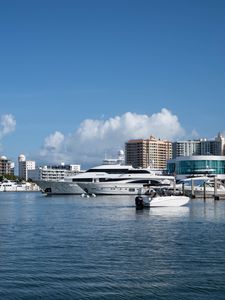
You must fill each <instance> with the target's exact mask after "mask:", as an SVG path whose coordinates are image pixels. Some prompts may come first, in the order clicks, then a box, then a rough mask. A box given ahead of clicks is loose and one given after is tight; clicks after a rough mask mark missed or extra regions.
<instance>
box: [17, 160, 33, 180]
mask: <svg viewBox="0 0 225 300" xmlns="http://www.w3.org/2000/svg"><path fill="white" fill-rule="evenodd" d="M30 170H35V161H33V160H26V156H25V155H24V154H20V155H19V157H18V175H19V178H21V179H24V180H28V179H29V174H28V173H29V171H30Z"/></svg>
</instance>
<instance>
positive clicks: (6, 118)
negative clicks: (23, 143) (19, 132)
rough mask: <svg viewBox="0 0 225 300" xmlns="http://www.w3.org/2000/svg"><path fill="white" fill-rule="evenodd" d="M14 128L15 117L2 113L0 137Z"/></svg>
mask: <svg viewBox="0 0 225 300" xmlns="http://www.w3.org/2000/svg"><path fill="white" fill-rule="evenodd" d="M15 128H16V119H15V117H14V116H13V115H11V114H7V115H2V116H1V119H0V139H2V138H3V137H4V136H5V135H7V134H9V133H11V132H13V131H14V130H15Z"/></svg>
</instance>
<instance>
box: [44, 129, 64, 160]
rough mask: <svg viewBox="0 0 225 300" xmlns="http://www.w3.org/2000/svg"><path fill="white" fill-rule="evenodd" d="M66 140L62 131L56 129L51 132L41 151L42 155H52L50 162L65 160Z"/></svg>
mask: <svg viewBox="0 0 225 300" xmlns="http://www.w3.org/2000/svg"><path fill="white" fill-rule="evenodd" d="M64 141H65V137H64V135H63V134H62V133H61V132H59V131H55V132H54V133H53V134H50V135H49V136H48V137H46V138H45V141H44V146H43V148H42V149H41V151H40V155H41V157H48V158H50V157H51V161H50V162H52V161H53V162H59V161H61V160H64V155H65V151H64Z"/></svg>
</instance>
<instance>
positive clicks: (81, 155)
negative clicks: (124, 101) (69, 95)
mask: <svg viewBox="0 0 225 300" xmlns="http://www.w3.org/2000/svg"><path fill="white" fill-rule="evenodd" d="M150 135H154V136H155V137H157V138H160V139H168V140H173V139H175V138H176V137H181V136H183V135H184V129H183V128H182V126H181V125H180V122H179V120H178V117H177V116H176V115H174V114H172V112H171V111H169V110H168V109H166V108H163V109H162V110H161V111H160V112H158V113H154V114H152V115H145V114H136V113H131V112H127V113H125V114H123V115H121V116H115V117H113V118H109V119H108V120H102V119H100V120H93V119H86V120H84V121H83V122H82V123H81V124H80V126H79V128H78V129H77V130H76V131H75V133H74V134H72V135H68V136H64V135H63V134H62V133H60V132H58V131H56V132H55V133H53V134H51V135H50V136H48V137H47V138H46V139H45V142H44V145H43V149H42V151H41V155H42V157H45V158H46V159H52V158H54V160H56V159H61V160H64V161H66V162H74V163H82V164H85V163H86V164H87V163H99V162H101V160H102V159H103V158H104V156H105V155H107V156H113V155H114V156H115V153H116V152H117V151H118V150H119V149H122V148H124V143H125V142H126V141H127V140H129V139H136V138H148V137H149V136H150ZM51 161H52V160H51ZM58 162H59V161H58Z"/></svg>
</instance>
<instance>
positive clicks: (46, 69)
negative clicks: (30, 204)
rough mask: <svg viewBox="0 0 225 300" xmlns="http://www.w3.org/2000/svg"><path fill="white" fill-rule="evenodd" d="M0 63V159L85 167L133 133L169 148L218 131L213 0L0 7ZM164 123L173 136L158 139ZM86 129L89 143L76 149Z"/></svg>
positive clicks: (221, 49)
mask: <svg viewBox="0 0 225 300" xmlns="http://www.w3.org/2000/svg"><path fill="white" fill-rule="evenodd" d="M0 54H1V55H0V117H1V116H5V115H11V116H13V118H14V121H15V123H16V124H14V127H13V129H12V130H11V131H8V132H6V133H5V134H2V135H1V133H0V153H1V154H4V155H6V156H8V157H9V158H11V159H13V160H15V159H16V158H17V156H18V154H19V153H25V154H26V155H27V157H28V158H29V159H37V160H40V161H50V160H53V158H54V160H56V161H57V160H62V159H64V160H65V161H68V162H75V161H76V162H81V163H85V159H86V158H87V157H89V156H90V155H92V156H93V159H92V161H93V162H94V161H95V160H96V161H97V158H98V157H100V156H101V155H102V153H108V152H110V147H111V148H113V147H112V145H114V148H115V149H116V148H119V147H120V146H121V143H123V140H124V139H125V140H126V139H129V138H133V137H137V136H138V133H139V135H141V131H140V130H139V129H143V130H142V132H143V134H142V137H144V135H148V134H151V133H153V134H155V135H159V137H162V138H164V137H165V138H171V139H177V138H187V137H191V136H192V135H193V132H194V133H195V134H194V136H196V137H198V136H199V137H208V138H211V137H214V136H215V135H216V134H217V132H218V131H222V132H223V131H224V130H225V126H224V119H225V117H224V116H225V114H224V112H225V109H224V108H225V84H224V83H225V2H224V1H222V0H217V1H207V0H206V1H204V0H195V1H191V0H189V1H173V0H171V1H166V0H157V1H156V0H155V1H151V0H120V1H119V0H113V1H109V0H104V1H100V0H94V1H93V0H82V1H81V0H80V1H76V0H73V1H72V0H71V1H70V0H64V1H59V0H54V1H53V0H45V1H43V0H38V1H35V0H34V1H24V0H20V1H17V0H14V1H13V0H7V1H3V0H1V1H0ZM163 108H165V109H166V110H168V112H169V114H170V115H168V114H167V111H166V113H165V111H164V113H161V112H162V109H163ZM128 112H130V113H132V115H131V116H130V115H129V116H128V115H126V113H128ZM127 116H128V117H127ZM146 116H147V117H148V122H147V123H146V122H145V121H146V118H145V117H146ZM155 116H156V117H157V118H156V119H157V120H158V119H159V123H158V124H159V127H158V129H156V124H155V123H154V126H153V125H152V122H153V121H154V120H155ZM165 116H167V117H169V118H170V119H171V118H172V119H171V120H173V121H174V122H175V123H176V124H174V123H173V121H171V122H170V121H169V124H170V126H171V128H170V127H169V126H168V129H169V130H170V132H173V134H169V133H168V132H164V131H163V130H162V132H161V131H160V130H161V129H162V127H163V126H165V127H167V123H166V122H167V121H166V120H167V119H166V118H167V117H165ZM160 118H163V120H161V119H160ZM176 118H177V119H176ZM87 119H90V120H92V122H89V123H87V122H86V121H87ZM144 119H145V121H143V120H144ZM175 119H176V120H175ZM128 120H129V121H128ZM115 122H117V123H116V124H117V125H116V126H117V127H116V128H117V129H115ZM154 122H155V121H154ZM118 123H119V125H118ZM177 123H179V124H177ZM90 124H91V125H90ZM132 124H136V125H135V126H133V125H132ZM146 124H147V125H149V128H148V131H146V130H145V126H146ZM162 124H163V125H162ZM2 126H3V125H2ZM88 126H91V129H93V128H94V132H95V134H94V135H93V136H95V137H96V139H95V142H94V141H93V139H92V138H90V137H89V138H87V135H85V138H86V143H83V142H84V135H83V132H81V131H82V130H84V132H86V133H87V132H88V131H89V127H88ZM143 126H144V127H143ZM151 126H153V127H154V128H155V129H154V130H153V129H152V128H151ZM109 128H110V129H109ZM174 128H176V130H174V131H173V129H174ZM1 130H3V129H1ZM134 131H135V132H134ZM152 131H153V132H152ZM89 132H91V131H89ZM146 137H147V136H146ZM125 140H124V141H125ZM96 141H97V142H96ZM112 141H113V143H112ZM110 142H111V143H110ZM81 144H82V146H81ZM96 144H98V146H96ZM100 145H101V147H100ZM84 147H85V149H84ZM78 148H79V151H78V150H77V149H78ZM90 149H92V154H90V153H89V150H90ZM115 149H113V150H115ZM83 152H85V155H84V157H83V158H82V159H81V154H83ZM94 152H96V155H94V154H93V153H94ZM40 153H41V154H40ZM73 153H74V155H73Z"/></svg>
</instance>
